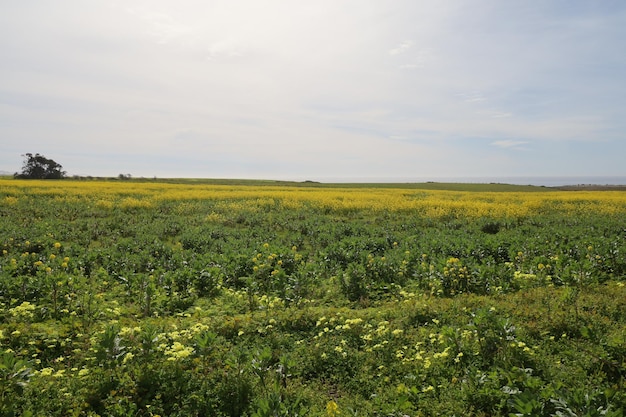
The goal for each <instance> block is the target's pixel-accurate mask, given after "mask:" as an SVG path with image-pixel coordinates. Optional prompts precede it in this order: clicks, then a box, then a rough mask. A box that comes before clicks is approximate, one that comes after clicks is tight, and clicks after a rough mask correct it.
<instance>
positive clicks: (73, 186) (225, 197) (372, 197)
mask: <svg viewBox="0 0 626 417" xmlns="http://www.w3.org/2000/svg"><path fill="white" fill-rule="evenodd" d="M0 196H3V197H2V198H0V204H4V205H15V204H18V203H19V202H20V201H22V200H28V199H33V198H38V197H40V196H47V197H52V198H53V199H55V200H56V201H59V202H60V201H64V202H67V203H70V204H76V203H81V202H85V203H88V204H90V205H92V206H95V207H96V208H99V209H106V210H109V209H113V208H115V207H119V208H121V209H123V210H134V209H152V208H154V207H157V206H158V205H159V204H161V203H163V202H169V203H172V202H173V203H178V204H180V208H181V210H183V211H194V210H195V207H196V204H197V203H199V202H203V201H213V202H214V203H215V208H216V212H215V214H211V215H210V216H209V217H208V220H209V221H217V220H220V217H219V214H220V212H224V213H232V212H235V213H236V212H256V211H263V210H267V209H282V210H290V209H301V208H304V207H311V208H314V209H319V210H322V211H324V212H337V213H350V212H355V211H359V210H371V211H386V212H413V213H416V214H418V215H421V216H424V217H429V218H456V217H470V218H481V217H489V218H524V217H528V216H533V215H537V214H542V213H546V212H554V211H557V212H561V213H565V214H570V215H576V214H584V213H589V212H596V213H601V214H606V215H617V214H624V213H626V193H623V192H619V191H580V192H576V193H574V192H569V191H546V192H518V191H515V192H477V191H444V190H423V189H415V188H406V189H402V188H375V187H373V188H356V187H352V188H348V187H346V188H324V187H294V186H274V185H272V186H269V185H268V186H249V185H209V184H167V183H156V182H155V183H134V182H110V181H109V182H105V181H90V182H84V181H63V182H53V183H50V182H46V181H20V180H6V179H4V180H0Z"/></svg>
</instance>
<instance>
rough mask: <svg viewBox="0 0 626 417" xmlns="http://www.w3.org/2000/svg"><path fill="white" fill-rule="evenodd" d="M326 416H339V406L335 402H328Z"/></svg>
mask: <svg viewBox="0 0 626 417" xmlns="http://www.w3.org/2000/svg"><path fill="white" fill-rule="evenodd" d="M326 415H327V416H328V417H337V416H339V406H338V405H337V403H336V402H334V401H332V400H331V401H328V404H326Z"/></svg>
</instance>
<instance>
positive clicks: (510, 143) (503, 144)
mask: <svg viewBox="0 0 626 417" xmlns="http://www.w3.org/2000/svg"><path fill="white" fill-rule="evenodd" d="M526 144H528V142H527V141H523V140H513V139H504V140H496V141H494V142H491V145H493V146H495V147H498V148H502V149H515V150H524V149H527V148H526V147H525V146H524V145H526Z"/></svg>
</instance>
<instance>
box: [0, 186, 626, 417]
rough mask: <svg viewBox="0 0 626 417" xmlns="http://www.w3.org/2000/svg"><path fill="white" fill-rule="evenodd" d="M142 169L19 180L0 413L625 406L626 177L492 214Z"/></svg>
mask: <svg viewBox="0 0 626 417" xmlns="http://www.w3.org/2000/svg"><path fill="white" fill-rule="evenodd" d="M135 181H136V180H135V179H132V180H129V181H125V182H124V184H126V183H127V182H132V183H134V185H133V187H135V188H131V187H130V186H128V185H124V184H123V183H122V182H119V184H116V183H115V182H113V181H111V184H113V185H112V187H113V188H110V189H109V188H107V189H106V190H107V191H106V192H107V193H108V194H106V195H105V192H104V191H103V190H104V188H90V187H89V185H85V187H84V188H77V189H76V190H74V191H71V192H70V191H67V192H65V191H63V187H64V186H65V187H68V190H69V187H70V185H71V186H77V185H76V183H72V182H65V181H64V182H57V183H55V185H54V187H58V188H52V186H50V188H46V187H45V186H41V184H34V185H33V186H32V187H31V186H29V185H24V184H28V182H23V183H17V182H15V183H14V182H12V181H4V182H2V183H0V217H2V219H3V221H2V222H0V250H1V251H2V253H1V254H0V320H1V321H0V374H1V376H2V378H0V416H13V415H32V416H39V415H42V416H96V415H101V416H131V415H132V416H205V415H206V416H244V415H247V416H259V417H261V416H305V415H306V416H404V415H410V416H418V415H419V416H440V415H458V416H460V415H464V416H472V415H473V416H613V417H616V416H623V414H624V407H625V406H626V389H625V388H626V387H625V378H626V285H625V283H626V259H625V258H624V253H626V228H625V227H624V224H626V222H625V221H624V220H625V215H624V208H625V207H624V205H623V203H622V200H621V199H618V198H617V197H621V195H620V194H611V193H608V192H607V193H598V194H594V195H591V196H588V199H597V201H595V203H597V204H598V207H600V206H602V204H603V202H604V201H605V200H603V198H605V197H603V196H607V197H606V206H607V208H606V210H605V211H604V212H600V211H598V210H585V209H584V207H587V206H586V205H585V204H588V203H589V201H591V200H583V199H582V197H580V198H569V195H568V196H567V198H561V197H559V198H561V199H557V198H556V197H554V199H553V200H538V199H540V198H543V197H540V196H544V195H548V194H545V193H543V192H542V193H532V192H529V193H527V194H528V199H529V200H530V199H531V198H532V199H535V200H536V201H541V204H540V203H533V205H531V206H529V207H533V208H535V209H534V210H535V211H532V212H531V211H524V212H523V214H520V215H519V216H518V217H512V215H510V214H507V215H505V214H502V215H499V214H497V213H498V212H497V211H493V210H491V211H490V210H489V207H490V206H489V207H487V208H486V209H485V213H492V214H491V215H481V216H480V217H476V216H464V215H460V214H459V213H463V212H462V211H460V208H459V207H457V206H452V205H451V206H450V207H451V208H450V210H456V211H445V210H444V211H439V212H437V211H435V210H432V211H423V212H417V211H414V210H407V209H400V208H398V209H396V208H394V207H395V206H393V205H392V204H390V205H389V208H388V209H379V208H377V209H368V208H366V207H364V206H356V205H350V204H348V203H349V202H348V201H346V200H347V199H348V197H346V198H345V200H344V201H343V202H344V203H346V205H345V206H331V205H324V204H316V203H315V202H314V201H313V200H305V199H304V198H305V197H306V198H310V195H309V193H308V191H307V192H306V193H302V192H301V191H299V192H296V191H293V192H292V191H285V192H284V193H283V194H281V195H284V196H285V197H271V198H270V197H268V196H267V195H261V194H260V192H259V194H256V195H255V194H254V193H253V192H252V193H251V192H249V191H248V189H245V190H243V189H242V190H240V189H238V188H237V186H235V185H233V184H229V185H232V187H231V188H229V189H228V190H231V189H232V191H228V190H227V191H223V190H222V189H221V188H219V190H220V193H222V194H220V195H219V197H215V198H210V197H206V196H204V197H202V198H200V197H199V195H200V194H198V193H196V194H194V191H193V190H195V189H193V190H192V191H188V190H189V188H188V187H187V188H182V187H183V185H181V190H184V191H185V193H188V194H183V195H176V198H174V197H171V198H158V197H153V195H157V196H158V193H154V194H150V195H149V197H146V195H147V194H142V193H141V192H140V191H137V190H138V188H137V186H141V184H138V183H135ZM13 184H15V185H13ZM64 184H68V185H64ZM86 184H89V182H86ZM248 185H250V184H248ZM273 185H277V184H273ZM290 185H293V184H290ZM108 186H109V185H108V183H107V187H108ZM170 186H173V187H177V186H176V185H168V187H170ZM422 186H423V185H422ZM427 186H428V185H427ZM494 186H495V185H491V187H494ZM77 187H78V186H77ZM116 187H118V188H116ZM307 187H311V188H312V189H315V190H314V191H315V192H316V193H322V195H323V193H325V192H329V191H325V190H327V188H323V187H320V186H319V185H317V186H316V185H315V184H310V183H309V184H307ZM404 187H405V188H406V190H407V192H406V194H407V197H406V198H408V199H415V198H418V197H419V196H421V197H420V198H423V199H432V201H433V203H432V205H433V206H434V207H435V208H437V207H439V206H440V205H441V204H443V203H442V201H447V200H443V197H442V196H444V197H446V198H448V197H447V196H449V198H451V199H452V201H453V202H455V201H456V200H455V199H456V198H457V197H456V196H457V191H459V190H458V189H456V188H450V189H453V190H454V191H451V192H452V193H453V194H450V195H448V194H445V193H444V192H441V193H443V194H441V193H439V194H433V195H430V194H427V193H425V192H424V194H423V195H422V194H419V193H418V194H412V192H414V191H415V190H413V191H412V192H409V190H411V186H408V185H406V186H404ZM433 187H435V185H433ZM262 188H263V187H259V189H262ZM317 188H319V190H318V189H317ZM168 190H169V191H168V192H172V193H174V192H175V191H176V188H173V189H169V188H168ZM516 190H517V191H526V190H521V189H518V188H516ZM539 190H541V188H539ZM244 191H245V193H244ZM331 191H334V190H331ZM383 191H384V190H383ZM395 191H397V190H395ZM482 191H495V190H494V189H490V190H482ZM500 191H503V192H502V193H494V194H488V195H484V194H481V193H476V194H475V199H476V200H478V199H479V198H480V199H482V200H481V204H482V205H485V204H488V203H489V201H490V200H491V199H493V200H494V203H495V202H496V201H495V200H497V199H498V198H500V199H501V201H500V200H498V203H499V204H500V203H501V204H502V207H504V203H503V202H506V201H509V200H510V201H511V204H517V200H515V199H519V198H523V195H525V194H524V193H518V194H516V196H515V199H513V198H511V196H510V195H509V194H508V193H507V192H506V191H505V190H500ZM227 192H230V193H232V194H224V193H227ZM384 192H387V191H384ZM290 193H292V194H293V195H292V194H290ZM298 193H300V194H298ZM359 193H361V191H359ZM368 193H369V191H368V190H363V191H362V194H363V195H368ZM401 194H402V193H401V192H400V193H398V192H396V193H395V194H393V195H395V196H397V195H401ZM277 195H278V194H277ZM391 195H392V194H391V193H390V194H389V196H391ZM498 195H499V196H501V197H497V196H498ZM520 195H521V196H522V197H520ZM294 196H295V197H294ZM384 196H385V194H381V197H380V198H385V197H384ZM416 196H417V197H416ZM559 196H560V194H559ZM435 197H436V198H435ZM298 198H299V199H300V200H297V199H298ZM333 198H334V197H333ZM464 198H467V197H466V196H465V197H464ZM546 198H547V197H546ZM551 198H552V197H551ZM507 199H509V200H507ZM535 200H533V201H535ZM333 201H334V200H333ZM390 201H391V200H390ZM394 201H395V200H394ZM463 204H469V203H463ZM577 205H578V206H580V207H582V208H583V209H581V210H577V211H576V207H577ZM609 205H611V207H612V208H611V209H610V210H609V207H608V206H609ZM333 207H337V208H333ZM398 207H401V206H400V205H398ZM476 207H479V206H478V205H477V206H476ZM480 207H482V206H480ZM498 207H500V206H498ZM590 207H596V206H590ZM446 210H448V209H446ZM573 210H574V211H573ZM425 213H437V214H436V215H434V214H433V215H430V214H429V215H427V214H425ZM502 213H514V211H502ZM520 213H522V212H520ZM571 213H576V215H570V214H571Z"/></svg>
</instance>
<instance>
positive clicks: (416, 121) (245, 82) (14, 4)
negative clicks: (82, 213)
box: [0, 0, 626, 180]
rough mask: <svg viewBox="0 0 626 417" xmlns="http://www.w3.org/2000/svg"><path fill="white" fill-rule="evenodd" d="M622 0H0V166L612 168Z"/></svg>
mask: <svg viewBox="0 0 626 417" xmlns="http://www.w3.org/2000/svg"><path fill="white" fill-rule="evenodd" d="M625 45H626V2H624V1H623V0H615V1H610V0H606V1H595V0H594V1H591V0H590V1H580V0H562V1H561V0H550V1H546V0H507V1H503V0H467V1H460V0H459V1H457V0H446V1H434V0H433V1H418V0H406V1H404V0H385V1H382V0H381V1H379V0H371V1H367V0H317V1H307V2H304V1H288V0H224V1H222V0H213V1H210V0H176V1H165V0H124V1H113V0H110V1H104V0H102V1H98V0H91V1H86V0H55V1H49V0H46V1H44V0H41V1H37V0H20V1H1V2H0V170H5V171H10V172H15V171H18V170H20V168H21V164H22V157H21V155H22V154H24V153H27V152H31V153H41V154H43V155H45V156H46V157H48V158H52V159H54V160H55V161H57V162H59V163H60V164H62V165H63V167H64V169H65V170H67V172H68V174H77V175H94V176H105V175H106V176H116V175H117V174H119V173H130V174H132V175H133V176H148V177H152V176H158V177H219V178H266V179H290V180H303V179H313V180H324V179H327V178H333V179H336V178H350V179H354V178H378V179H385V178H390V179H393V178H427V177H460V176H467V177H500V176H568V175H574V176H583V175H626V163H625V161H626V136H625V132H626V53H625V49H624V48H625Z"/></svg>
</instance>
